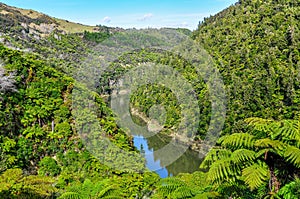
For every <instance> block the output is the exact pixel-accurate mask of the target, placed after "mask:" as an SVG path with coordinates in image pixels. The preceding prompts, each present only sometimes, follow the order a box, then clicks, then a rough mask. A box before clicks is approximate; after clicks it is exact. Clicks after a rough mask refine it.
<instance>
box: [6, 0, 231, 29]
mask: <svg viewBox="0 0 300 199" xmlns="http://www.w3.org/2000/svg"><path fill="white" fill-rule="evenodd" d="M1 2H3V3H5V4H8V5H11V6H16V7H21V8H26V9H33V10H37V11H39V12H42V13H45V14H48V15H50V16H53V17H57V18H63V19H67V20H70V21H74V22H78V23H83V24H87V25H96V24H102V25H107V26H113V27H116V26H117V27H123V28H133V27H135V28H147V27H153V28H159V27H182V28H189V29H191V30H194V29H196V28H197V25H198V22H199V21H201V20H202V19H203V18H204V17H207V16H210V15H213V14H216V13H217V12H219V11H221V10H223V9H224V8H226V7H228V6H230V5H232V4H234V3H235V2H237V0H149V1H145V0H144V1H142V0H123V1H122V0H105V1H103V0H1Z"/></svg>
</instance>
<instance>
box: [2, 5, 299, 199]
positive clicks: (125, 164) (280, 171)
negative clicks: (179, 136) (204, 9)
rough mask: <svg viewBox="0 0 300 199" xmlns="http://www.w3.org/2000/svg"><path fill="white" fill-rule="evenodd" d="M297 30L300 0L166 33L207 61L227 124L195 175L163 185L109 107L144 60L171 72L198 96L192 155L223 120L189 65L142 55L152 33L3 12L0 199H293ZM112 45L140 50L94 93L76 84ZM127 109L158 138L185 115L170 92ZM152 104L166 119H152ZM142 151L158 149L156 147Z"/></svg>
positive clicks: (141, 94)
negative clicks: (122, 81)
mask: <svg viewBox="0 0 300 199" xmlns="http://www.w3.org/2000/svg"><path fill="white" fill-rule="evenodd" d="M299 27H300V2H299V1H298V0H240V1H239V2H238V3H236V4H235V5H232V6H230V7H228V8H227V9H225V10H223V11H221V12H220V13H218V14H216V15H214V16H211V17H208V18H205V19H204V20H203V21H201V22H199V26H198V28H197V30H195V31H193V32H190V31H189V30H186V29H174V30H172V31H175V32H178V34H180V35H183V36H184V37H188V38H189V39H190V40H192V41H193V42H194V43H195V44H196V45H197V46H199V48H201V49H205V51H206V52H208V53H209V55H210V56H211V57H212V60H213V65H214V67H216V68H217V70H218V71H219V72H220V75H221V77H222V80H223V83H224V90H225V92H226V116H225V120H224V126H223V128H222V132H221V136H220V137H219V139H218V141H217V143H216V145H215V146H214V147H213V148H212V149H211V150H210V151H209V152H208V154H207V155H206V156H205V158H204V160H203V161H202V163H201V165H200V166H199V169H198V171H196V172H193V173H180V174H178V175H176V176H170V177H167V178H160V177H159V175H158V174H157V173H155V172H151V171H150V170H148V169H147V168H146V166H145V162H146V159H145V158H144V157H143V156H141V153H142V152H140V151H139V150H138V149H137V148H136V147H135V146H134V143H133V137H132V136H131V135H130V134H128V133H127V131H128V129H124V128H122V127H123V126H122V125H119V124H120V122H119V120H120V118H118V117H117V115H116V114H115V113H114V111H113V110H112V108H111V104H110V98H111V96H112V95H113V91H114V89H115V87H116V85H115V84H112V82H117V79H118V78H119V77H120V76H122V75H123V74H125V73H126V72H128V71H130V70H132V69H133V68H134V67H135V66H137V65H140V64H143V63H145V62H151V63H155V64H157V65H159V66H160V65H171V66H172V67H173V68H174V69H176V70H177V71H178V72H180V73H181V74H182V76H183V77H184V78H185V79H186V80H187V81H188V82H189V83H190V84H191V86H192V88H193V90H194V91H195V95H196V96H197V102H196V103H197V105H198V106H199V112H200V114H199V121H197V120H196V121H197V122H199V124H197V127H198V128H197V129H196V135H195V137H194V140H193V141H192V143H193V144H196V145H197V144H199V143H200V144H201V142H202V141H203V139H204V138H205V136H206V133H207V131H208V128H209V126H210V123H213V122H216V124H219V123H218V122H219V120H218V118H217V119H216V121H210V119H211V109H212V108H213V102H212V101H211V100H210V97H211V95H212V94H211V93H210V92H209V86H207V80H206V79H205V78H203V77H202V76H201V75H199V74H197V71H196V68H195V67H193V64H192V62H190V61H189V60H188V59H185V58H184V57H182V56H179V55H178V54H176V53H172V52H170V51H167V50H161V49H157V48H147V45H148V46H160V45H163V46H164V45H166V44H165V43H164V39H166V38H163V37H160V35H158V34H156V33H155V31H156V30H154V33H155V34H156V35H155V36H153V35H151V36H147V34H146V33H147V32H151V30H146V31H144V32H142V34H140V33H138V34H137V32H138V31H135V30H134V31H133V33H131V36H132V37H133V38H134V40H132V38H131V40H126V39H127V37H126V31H127V30H124V29H121V28H110V27H106V26H101V25H98V26H94V27H92V26H84V25H81V24H76V23H72V22H68V21H65V20H58V19H55V18H51V17H49V16H47V15H44V14H41V13H38V12H35V11H32V10H24V9H18V8H14V7H10V6H7V5H5V4H2V3H0V132H1V133H0V198H7V199H13V198H17V199H23V198H28V199H34V198H58V199H69V198H73V199H87V198H92V199H94V198H95V199H96V198H133V199H136V198H141V199H142V198H143V199H144V198H154V199H160V198H171V199H176V198H178V199H179V198H182V199H184V198H201V199H202V198H203V199H205V198H220V199H221V198H224V199H225V198H226V199H227V198H228V199H229V198H231V199H233V198H236V199H252V198H283V199H298V198H300V191H299V188H300V179H299V178H300V122H299V119H300V118H299V117H300V84H299V83H298V81H299V78H300V76H299V74H300V73H299V70H300V29H299ZM129 31H131V30H129ZM162 31H166V32H168V29H163V30H162ZM168 36H170V35H168ZM116 37H118V38H123V40H122V42H123V44H125V43H130V45H131V46H133V47H135V45H137V43H134V42H132V41H143V43H144V45H145V46H146V47H145V48H142V49H135V50H131V51H130V52H128V53H124V54H122V55H121V56H119V57H118V59H115V60H114V61H112V62H111V63H110V65H109V66H107V68H106V70H105V71H104V72H103V73H102V74H101V76H99V78H98V77H97V79H96V80H95V85H96V86H95V85H93V86H95V89H93V88H90V87H89V86H88V85H86V84H84V83H83V82H80V78H82V79H88V78H89V77H85V76H83V77H81V76H80V75H78V74H81V72H82V71H81V70H82V69H84V67H83V66H82V65H81V64H82V63H86V62H85V60H86V58H87V57H88V58H90V57H91V56H92V57H93V58H95V60H100V61H101V59H102V57H103V55H102V52H101V50H100V52H98V51H99V49H101V48H99V45H100V44H102V43H104V42H105V41H107V40H109V38H116ZM167 39H169V38H167ZM169 42H171V43H172V42H173V40H172V38H171V39H169ZM173 43H174V42H173ZM107 45H108V46H109V45H112V44H110V43H108V44H107ZM196 50H197V53H199V54H201V53H203V52H202V51H201V50H198V49H196ZM116 53H117V52H116ZM191 57H192V58H195V57H196V56H195V57H193V55H192V56H191ZM205 61H207V60H205ZM89 64H91V65H93V64H94V63H89ZM93 69H95V70H96V71H101V68H93ZM78 76H79V77H78ZM76 77H77V78H76ZM93 83H94V82H93ZM129 101H130V107H131V111H132V114H133V112H136V115H135V117H137V118H136V120H139V119H138V117H141V118H142V119H143V118H146V119H144V120H147V118H149V117H150V116H153V114H154V115H155V116H156V117H157V118H156V119H157V120H158V121H159V122H161V121H162V123H163V124H162V131H161V134H162V135H163V136H167V137H172V136H173V132H174V131H176V130H177V129H180V121H181V111H182V109H183V108H182V106H180V104H179V102H178V101H177V100H176V96H175V95H174V93H172V90H171V89H169V88H167V87H163V86H161V85H155V84H154V85H144V86H141V87H139V88H138V89H136V90H135V92H134V93H133V95H132V96H130V99H129ZM156 104H159V105H161V106H163V107H165V109H164V110H165V113H164V114H162V112H159V111H158V112H156V113H153V109H151V107H152V106H153V105H156ZM192 109H193V108H190V109H188V111H187V112H189V113H192V111H193V110H192ZM151 111H152V112H151ZM125 122H127V121H125ZM144 122H145V121H144ZM98 124H100V125H98ZM91 129H92V130H93V133H92V134H89V132H90V131H91ZM187 134H189V132H187ZM90 136H92V137H93V139H90ZM95 139H98V142H96V143H95V142H94V140H95ZM101 139H103V140H101ZM170 139H171V138H170ZM99 140H100V141H103V142H105V143H112V144H107V145H106V144H104V145H98V144H99ZM148 144H149V147H150V148H152V149H156V148H157V146H156V140H155V139H152V140H151V139H150V140H149V143H148ZM91 146H92V147H93V151H95V150H96V151H97V152H98V153H96V154H95V153H93V152H92V150H91ZM200 146H201V145H200ZM99 151H100V152H99ZM102 151H105V152H104V153H105V155H103V154H104V153H103V154H102V153H101V152H102ZM112 162H113V163H112ZM120 165H122V169H121V168H120Z"/></svg>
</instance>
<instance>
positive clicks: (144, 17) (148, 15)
mask: <svg viewBox="0 0 300 199" xmlns="http://www.w3.org/2000/svg"><path fill="white" fill-rule="evenodd" d="M152 17H153V14H152V13H147V14H145V15H144V16H143V17H142V18H139V19H138V20H139V21H146V20H148V19H150V18H152Z"/></svg>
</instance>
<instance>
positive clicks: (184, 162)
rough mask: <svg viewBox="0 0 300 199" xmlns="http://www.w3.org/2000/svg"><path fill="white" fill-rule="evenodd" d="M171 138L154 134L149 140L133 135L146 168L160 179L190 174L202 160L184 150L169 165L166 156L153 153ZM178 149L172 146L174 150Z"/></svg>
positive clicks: (193, 152) (195, 154) (190, 151)
mask: <svg viewBox="0 0 300 199" xmlns="http://www.w3.org/2000/svg"><path fill="white" fill-rule="evenodd" d="M170 141H171V138H170V137H168V136H165V135H161V134H156V135H154V136H152V137H149V138H147V139H146V138H144V137H143V136H141V135H134V139H133V142H134V145H135V147H136V148H137V149H138V150H139V151H140V152H141V153H143V154H144V156H145V159H146V166H147V168H149V169H150V170H152V171H155V172H156V173H157V174H159V176H160V177H161V178H166V177H168V176H173V175H174V176H176V175H177V174H179V173H192V172H194V171H197V170H198V168H199V165H200V163H201V162H202V159H201V158H199V156H198V153H197V152H195V151H192V150H190V149H188V150H186V151H185V152H184V153H183V155H182V156H181V157H180V158H178V159H177V160H176V161H174V162H173V163H171V164H168V165H167V166H163V165H166V162H168V160H167V159H168V154H158V153H155V151H158V150H159V149H161V148H163V147H165V146H166V145H167V144H168V143H169V142H170ZM177 149H178V147H177V146H176V147H175V146H174V150H177Z"/></svg>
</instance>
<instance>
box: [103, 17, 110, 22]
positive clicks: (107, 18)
mask: <svg viewBox="0 0 300 199" xmlns="http://www.w3.org/2000/svg"><path fill="white" fill-rule="evenodd" d="M103 21H104V22H105V23H110V22H111V18H110V17H104V18H103Z"/></svg>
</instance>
